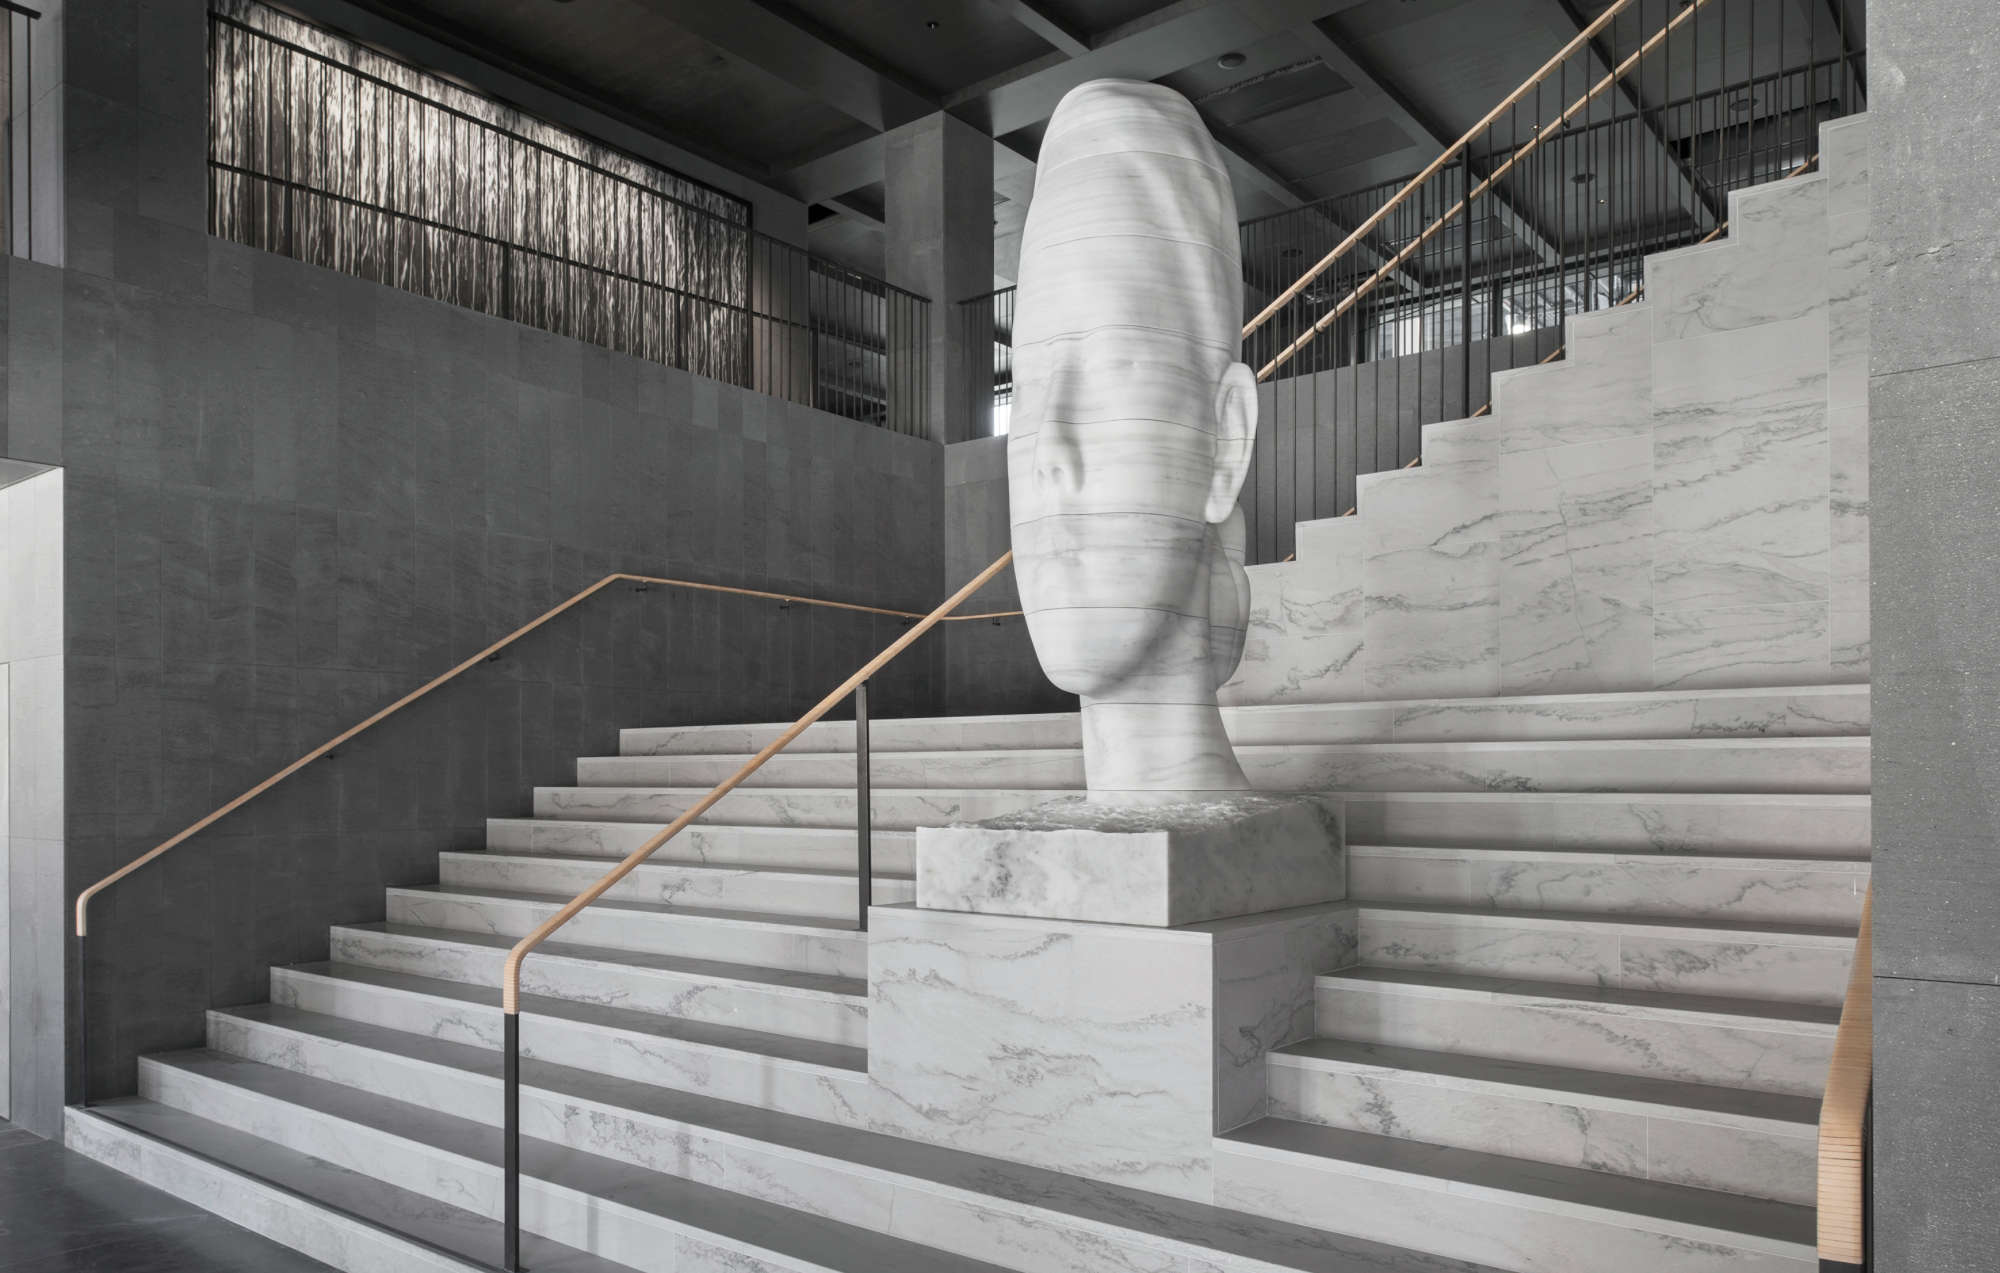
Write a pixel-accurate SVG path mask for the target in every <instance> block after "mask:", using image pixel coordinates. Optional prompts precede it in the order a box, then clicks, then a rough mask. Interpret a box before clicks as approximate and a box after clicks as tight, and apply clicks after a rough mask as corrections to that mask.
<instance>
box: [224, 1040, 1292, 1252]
mask: <svg viewBox="0 0 2000 1273" xmlns="http://www.w3.org/2000/svg"><path fill="white" fill-rule="evenodd" d="M218 1020H220V1021H221V1022H223V1023H224V1025H225V1026H226V1025H227V1023H228V1021H229V1019H228V1017H227V1015H226V1014H211V1028H210V1035H211V1038H210V1046H211V1047H213V1048H215V1049H217V1050H219V1051H225V1052H228V1053H230V1054H232V1055H237V1056H243V1057H246V1058H247V1059H251V1060H256V1061H259V1062H262V1063H264V1064H271V1065H276V1066H279V1067H282V1068H286V1069H291V1070H293V1071H294V1072H297V1073H304V1074H309V1075H312V1076H314V1077H317V1078H322V1079H325V1080H327V1081H329V1082H335V1083H340V1084H342V1085H344V1086H348V1087H355V1088H359V1089H361V1090H365V1091H371V1092H376V1093H379V1094H380V1095H382V1096H384V1097H387V1098H390V1099H393V1100H401V1101H407V1102H411V1103H415V1104H420V1105H424V1106H426V1107H428V1108H432V1109H436V1110H438V1111H440V1112H442V1113H446V1114H450V1115H452V1116H454V1117H458V1118H465V1119H468V1120H471V1121H474V1122H481V1123H486V1124H497V1123H498V1121H499V1119H500V1110H501V1090H500V1082H499V1078H498V1071H497V1058H496V1060H495V1064H494V1065H493V1066H491V1067H488V1068H489V1070H490V1071H491V1072H488V1073H472V1072H469V1071H466V1070H461V1069H455V1068H450V1067H446V1066H441V1065H436V1064H430V1063H426V1062H424V1061H421V1060H417V1059H413V1058H405V1057H401V1056H397V1055H394V1054H390V1053H385V1052H380V1051H374V1050H368V1049H360V1048H353V1047H345V1046H341V1045H339V1044H328V1043H326V1042H324V1041H322V1040H317V1039H314V1038H311V1037H310V1036H308V1037H305V1038H304V1039H301V1038H300V1037H299V1036H296V1035H287V1034H284V1033H282V1032H278V1031H271V1030H265V1031H262V1032H261V1033H260V1032H258V1031H256V1030H254V1029H251V1030H232V1029H228V1028H225V1029H223V1030H221V1031H218V1030H217V1027H216V1023H217V1022H218ZM521 1120H522V1121H521V1130H522V1134H523V1135H524V1136H527V1137H529V1138H531V1139H536V1140H543V1141H547V1142H550V1143H552V1144H559V1145H563V1146H565V1147H568V1148H572V1149H577V1150H581V1151H583V1152H585V1153H590V1154H596V1155H599V1156H601V1157H606V1158H612V1159H616V1160H619V1161H623V1162H627V1163H630V1164H632V1165H633V1166H636V1167H639V1168H643V1169H645V1170H648V1171H654V1172H658V1173H661V1174H663V1175H671V1176H680V1177H683V1178H685V1179H689V1180H693V1181H696V1182H698V1183H701V1184H706V1185H711V1186H715V1187H717V1188H722V1189H728V1190H730V1191H732V1192H736V1193H742V1194H745V1195H747V1196H750V1197H754V1198H759V1199H762V1200H765V1201H769V1202H775V1203H780V1204H782V1205H785V1206H789V1207H796V1208H798V1209H799V1210H802V1211H808V1212H812V1213H814V1214H818V1215H824V1216H829V1217H831V1218H833V1219H837V1220H840V1221H842V1222H843V1223H846V1224H853V1225H859V1226H862V1227H865V1228H870V1229H875V1230H876V1231H878V1232H882V1233H887V1234H892V1235H895V1236H899V1237H906V1238H910V1239H913V1240H918V1241H922V1242H924V1243H926V1244H927V1245H933V1246H937V1247H939V1248H940V1249H944V1250H950V1251H954V1252H956V1253H958V1254H962V1255H967V1256H971V1257H973V1258H976V1259H984V1260H990V1261H993V1262H995V1263H998V1264H1002V1265H1004V1266H1006V1267H1009V1268H1014V1269H1019V1270H1022V1271H1023V1273H1104V1271H1106V1270H1120V1271H1139V1270H1159V1271H1160V1273H1179V1271H1180V1270H1183V1269H1185V1268H1186V1267H1187V1265H1185V1264H1184V1263H1182V1260H1183V1258H1184V1257H1185V1255H1186V1254H1187V1253H1188V1252H1190V1251H1192V1250H1196V1249H1198V1248H1191V1247H1189V1246H1188V1245H1187V1244H1184V1243H1177V1242H1173V1241H1172V1240H1171V1239H1165V1238H1162V1237H1159V1236H1158V1235H1151V1234H1144V1233H1140V1232H1134V1231H1130V1230H1120V1229H1118V1228H1115V1227H1114V1226H1112V1225H1109V1224H1104V1223H1092V1222H1090V1221H1085V1220H1079V1219H1076V1218H1074V1217H1072V1216H1070V1215H1068V1214H1066V1213H1064V1212H1063V1211H1061V1210H1057V1209H1052V1208H1050V1207H1046V1206H1041V1205H1037V1204H1036V1203H1035V1202H1032V1201H1012V1200H1008V1199H1004V1198H1000V1197H996V1196H992V1195H985V1194H978V1193H972V1192H968V1191H966V1190H963V1189H955V1188H953V1187H952V1186H950V1185H947V1184H939V1183H935V1182H931V1181H928V1180H926V1179H924V1178H922V1177H919V1176H911V1175H908V1174H904V1173H899V1172H896V1171H893V1170H888V1169H884V1168H880V1167H874V1166H869V1165H867V1164H865V1163H858V1162H851V1161H848V1160H846V1159H844V1158H841V1157H837V1156H830V1155H827V1154H824V1153H819V1152H815V1151H813V1150H810V1149H794V1148H788V1147H787V1146H785V1145H783V1144H772V1143H766V1142H762V1141H759V1140H756V1139H755V1138H754V1137H751V1136H747V1135H744V1134H741V1133H735V1132H731V1131H729V1130H727V1129H719V1128H711V1127H708V1126H706V1125H704V1124H702V1123H699V1122H693V1121H689V1120H686V1119H681V1118H674V1117H669V1116H666V1115H659V1114H651V1113H646V1112H642V1111H638V1110H634V1109H631V1108H628V1107H625V1106H621V1105H618V1104H615V1103H612V1102H608V1101H604V1100H599V1099H592V1098H587V1097H581V1096H578V1095H576V1094H574V1093H570V1092H564V1091H558V1090H554V1089H552V1088H548V1087H544V1086H542V1085H540V1083H539V1082H538V1076H537V1074H536V1073H535V1071H534V1067H532V1066H530V1067H529V1071H528V1073H527V1074H526V1075H525V1076H524V1079H523V1084H522V1089H521ZM1228 1267H1230V1268H1232V1269H1242V1270H1267V1269H1268V1270H1272V1271H1273V1273H1275V1271H1276V1268H1277V1266H1274V1265H1269V1264H1265V1263H1263V1262H1261V1261H1254V1260H1244V1261H1236V1262H1232V1263H1231V1264H1230V1265H1229V1266H1228Z"/></svg>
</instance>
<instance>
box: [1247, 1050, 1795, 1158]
mask: <svg viewBox="0 0 2000 1273" xmlns="http://www.w3.org/2000/svg"><path fill="white" fill-rule="evenodd" d="M1269 1060H1270V1063H1271V1064H1272V1065H1278V1066H1286V1067H1292V1068H1297V1069H1304V1070H1321V1071H1332V1072H1347V1073H1357V1074H1373V1073H1381V1072H1383V1071H1393V1072H1394V1073H1395V1076H1396V1077H1397V1078H1399V1079H1403V1080H1405V1081H1409V1080H1419V1081H1424V1082H1430V1083H1435V1084H1438V1085H1440V1086H1447V1087H1456V1088H1461V1089H1465V1090H1468V1091H1481V1090H1486V1091H1493V1092H1498V1093H1504V1094H1511V1095H1521V1096H1526V1097H1529V1098H1532V1099H1535V1100H1542V1101H1550V1102H1560V1103H1563V1104H1569V1105H1588V1106H1592V1107H1596V1108H1604V1109H1616V1110H1623V1111H1627V1112H1632V1113H1638V1114H1651V1113H1655V1112H1665V1113H1668V1114H1670V1115H1680V1116H1691V1117H1693V1118H1694V1119H1695V1120H1696V1121H1703V1120H1717V1121H1723V1122H1730V1123H1744V1124H1750V1125H1758V1126H1777V1127H1780V1128H1783V1129H1787V1130H1803V1131H1805V1132H1806V1133H1807V1134H1810V1133H1811V1132H1812V1130H1813V1129H1814V1128H1816V1127H1818V1125H1819V1108H1820V1103H1819V1102H1818V1101H1816V1100H1813V1099H1812V1098H1810V1097H1806V1096H1785V1095H1780V1094H1777V1093H1772V1092H1753V1091H1747V1090H1744V1089H1741V1088H1733V1087H1717V1086H1713V1085H1710V1084H1706V1083H1687V1082H1681V1081H1678V1080H1674V1079H1663V1078H1652V1077H1647V1076H1642V1075H1632V1074H1612V1073H1607V1072H1605V1071H1601V1070H1581V1069H1572V1068H1569V1067H1567V1066H1559V1065H1542V1064H1537V1063H1534V1062H1529V1061H1510V1060H1505V1059H1501V1058H1497V1057H1483V1056H1475V1055H1470V1054H1467V1053H1463V1052H1432V1051H1427V1050H1424V1049H1422V1048H1404V1047H1394V1046H1389V1045H1385V1044H1377V1043H1350V1042H1347V1041H1345V1040H1342V1039H1327V1038H1315V1039H1307V1040H1305V1041H1304V1042H1302V1043H1294V1044H1292V1045H1291V1046H1289V1047H1284V1048H1279V1049H1277V1050H1276V1051H1274V1052H1272V1053H1270V1056H1269Z"/></svg>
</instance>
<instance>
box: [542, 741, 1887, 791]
mask: <svg viewBox="0 0 2000 1273" xmlns="http://www.w3.org/2000/svg"><path fill="white" fill-rule="evenodd" d="M841 759H842V758H841V757H838V756H833V757H826V756H778V757H774V758H773V759H772V760H771V761H769V762H768V763H767V764H765V766H764V767H763V768H762V769H760V770H759V771H758V772H757V773H755V774H753V775H752V776H751V777H750V778H749V779H748V780H747V782H746V784H745V785H748V786H774V787H787V788H795V789H796V788H810V787H815V786H824V787H829V788H848V787H851V786H852V785H853V782H854V773H853V766H852V764H851V763H849V764H846V765H842V764H832V765H828V764H825V763H823V762H825V761H828V760H834V761H839V760H841ZM846 759H848V760H850V761H851V757H850V758H846ZM1237 759H1238V760H1239V761H1241V763H1242V765H1243V771H1244V773H1246V774H1247V775H1248V776H1249V778H1250V781H1251V784H1252V785H1253V786H1255V787H1257V788H1259V789H1262V790H1266V791H1384V790H1386V791H1492V790H1498V791H1703V792H1731V791H1746V792H1762V791H1808V792H1809V791H1827V792H1860V791H1866V790H1867V789H1868V770H1869V764H1868V740H1867V739H1865V738H1823V739H1789V738H1788V739H1658V740H1644V741H1618V740H1592V741H1587V742H1577V741H1552V742H1497V743H1496V742H1486V743H1429V744H1427V743H1348V744H1320V745H1291V746H1254V747H1239V748H1237ZM737 764H738V762H737V760H736V758H735V757H732V756H716V757H665V758H660V757H650V756H603V757H585V758H584V759H581V760H579V761H578V762H577V780H578V782H579V784H580V785H582V786H585V787H593V786H602V787H617V788H633V787H646V786H658V787H702V786H712V785H713V784H715V783H719V782H722V781H723V780H725V779H727V778H728V777H729V776H730V775H731V774H732V773H734V772H735V770H736V767H737ZM871 773H872V775H873V781H874V782H875V783H876V784H877V785H879V786H881V787H883V788H886V789H897V788H901V789H925V788H962V787H967V786H970V785H973V784H976V783H982V782H990V783H993V784H994V785H996V786H1005V787H1014V788H1024V789H1038V790H1049V791H1063V790H1072V789H1075V788H1078V787H1081V786H1082V783H1083V753H1082V752H1080V751H1078V752H1059V751H1053V750H1051V751H1043V752H962V753H951V752H933V753H927V754H923V753H919V754H904V755H878V756H876V757H874V758H873V762H872V766H871Z"/></svg>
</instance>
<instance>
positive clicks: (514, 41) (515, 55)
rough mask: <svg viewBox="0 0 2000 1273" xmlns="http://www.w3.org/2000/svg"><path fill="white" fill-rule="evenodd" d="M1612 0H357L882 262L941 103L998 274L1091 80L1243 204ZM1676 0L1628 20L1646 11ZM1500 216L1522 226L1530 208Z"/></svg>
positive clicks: (1457, 102) (1304, 181)
mask: <svg viewBox="0 0 2000 1273" xmlns="http://www.w3.org/2000/svg"><path fill="white" fill-rule="evenodd" d="M1608 2H1609V0H363V3H365V4H366V5H367V6H368V7H370V8H374V9H376V10H378V11H380V12H381V13H383V14H384V15H385V16H392V17H395V18H396V19H398V20H399V21H402V22H405V23H408V24H410V25H413V26H417V27H419V28H420V29H423V30H425V31H426V32H427V33H429V34H431V35H433V36H439V37H442V38H446V39H449V40H450V41H451V42H453V43H455V44H457V45H459V46H460V47H462V48H465V49H467V51H470V52H480V51H484V52H486V53H488V54H489V55H491V56H493V57H495V58H496V59H499V60H502V61H504V62H505V63H506V64H508V65H510V66H514V67H521V68H526V69H529V70H531V71H533V72H534V73H536V74H537V75H538V76H539V77H540V78H542V79H544V80H545V81H546V82H549V83H551V84H556V85H565V86H569V87H571V88H573V89H574V90H575V91H577V92H578V93H579V94H583V95H587V96H588V97H590V98H591V99H593V100H595V101H599V102H604V103H608V104H610V105H612V106H614V107H616V108H617V109H618V110H619V111H620V112H621V113H622V114H624V115H625V116H626V117H628V118H633V119H636V120H642V121H645V122H646V123H647V124H648V125H649V126H650V127H653V128H655V129H657V131H658V132H659V133H660V134H661V135H662V136H663V137H665V138H666V139H667V140H669V141H672V142H674V143H676V144H678V145H681V146H682V147H684V148H686V149H689V150H692V151H695V152H696V153H700V154H702V155H705V156H707V157H709V158H712V159H715V160H717V161H718V162H720V163H722V164H724V165H726V166H728V167H730V168H733V169H734V170H736V171H738V172H740V173H742V174H743V175H745V176H747V177H751V178H753V179H755V180H757V181H760V182H763V183H766V184H768V185H770V186H773V187H775V188H777V189H779V190H782V191H785V192H786V193H789V194H791V195H794V196H796V197H797V198H799V199H801V200H803V201H805V202H806V203H807V204H809V205H810V206H811V215H810V229H809V234H810V235H811V238H812V244H813V247H814V248H815V250H818V251H820V252H822V253H824V254H826V255H829V256H832V257H834V258H835V259H838V260H842V261H845V262H847V263H849V264H852V265H854V266H856V267H858V268H861V269H866V270H870V271H875V272H879V271H880V269H881V257H882V226H881V208H882V190H881V182H882V155H883V150H884V144H883V137H884V135H885V134H886V133H887V132H889V131H891V130H893V129H895V128H896V127H898V126H900V125H902V124H905V123H908V122H910V121H911V120H914V119H918V118H920V117H922V116H924V115H926V114H929V113H931V112H933V111H937V110H947V111H950V112H951V113H952V114H954V115H956V116H958V117H960V118H961V119H964V120H966V121H967V122H968V123H971V124H973V125H974V126H976V127H978V128H980V129H982V130H984V131H986V132H988V133H989V134H991V135H992V136H993V138H994V207H993V215H994V233H995V236H996V252H995V258H996V269H997V271H998V273H999V274H1000V276H1001V278H1002V279H1003V280H1006V279H1011V277H1012V273H1013V268H1014V264H1013V263H1014V261H1015V259H1016V257H1017V255H1018V245H1019V234H1020V227H1021V223H1022V219H1023V218H1024V216H1025V214H1026V210H1027V206H1028V199H1029V196H1030V194H1031V193H1032V189H1033V180H1034V168H1033V161H1034V157H1035V155H1036V153H1037V151H1038V150H1039V147H1040V140H1041V133H1042V129H1043V127H1044V126H1045V125H1046V123H1047V120H1048V118H1049V115H1050V113H1051V112H1052V111H1053V110H1054V109H1055V106H1056V103H1057V102H1058V101H1060V100H1061V99H1062V96H1063V94H1064V93H1066V92H1068V91H1069V90H1070V89H1071V88H1074V87H1075V86H1076V85H1078V84H1081V83H1083V82H1085V81H1087V80H1091V79H1097V78H1101V77H1106V76H1116V77H1123V78H1131V79H1143V80H1152V81H1157V82H1159V83H1163V84H1166V85H1168V86H1170V87H1172V88H1174V89H1177V90H1179V91H1180V92H1182V93H1185V94H1186V95H1187V96H1188V97H1189V98H1191V99H1192V100H1193V101H1194V102H1195V103H1196V104H1197V106H1198V107H1199V108H1200V109H1201V111H1202V113H1203V115H1204V117H1205V118H1206V119H1207V120H1208V122H1209V125H1210V127H1211V129H1212V131H1213V132H1214V133H1215V136H1216V138H1217V140H1218V141H1219V142H1221V143H1222V145H1223V146H1224V148H1225V151H1226V152H1227V154H1228V157H1229V161H1230V166H1231V169H1232V173H1233V175H1234V177H1235V181H1236V188H1237V200H1238V205H1239V211H1240V212H1241V214H1242V215H1243V216H1244V217H1245V218H1250V217H1255V216H1260V215H1264V214H1267V213H1271V212H1276V211H1280V210H1283V209H1285V208H1290V207H1297V206H1299V205H1300V204H1302V203H1305V202H1308V201H1310V200H1313V199H1317V198H1321V197H1324V196H1328V195H1337V194H1344V193H1348V192H1351V191H1354V190H1358V189H1362V188H1364V187H1367V186H1370V185H1374V184H1376V183H1379V182H1382V181H1387V180H1391V179H1394V178H1398V177H1402V176H1404V175H1406V174H1408V173H1410V172H1413V171H1415V170H1416V169H1418V168H1420V167H1421V166H1423V165H1424V164H1425V163H1427V162H1428V161H1429V160H1430V159H1432V158H1434V157H1435V156H1436V155H1437V153H1438V152H1439V150H1440V149H1441V148H1442V147H1443V145H1444V144H1445V143H1446V142H1448V141H1449V140H1451V139H1452V138H1455V137H1456V136H1458V134H1459V133H1460V132H1462V131H1463V130H1464V129H1465V128H1467V127H1468V126H1470V125H1471V124H1472V123H1473V122H1475V121H1476V120H1477V119H1478V118H1479V117H1480V116H1481V115H1482V114H1483V113H1484V112H1485V111H1486V109H1487V108H1488V107H1490V106H1491V105H1492V104H1493V103H1494V102H1495V101H1497V100H1498V99H1499V98H1500V97H1502V96H1503V95H1505V94H1506V93H1507V92H1508V91H1509V90H1510V89H1512V88H1513V87H1514V86H1515V85H1516V84H1518V83H1520V82H1521V81H1522V80H1523V79H1524V78H1526V77H1527V76H1528V75H1529V74H1530V73H1531V72H1533V71H1534V69H1535V68H1536V67H1537V66H1539V65H1540V64H1541V63H1542V61H1543V60H1544V59H1546V58H1547V57H1548V56H1549V54H1550V53H1552V52H1553V51H1554V50H1555V49H1556V48H1558V47H1559V46H1560V45H1561V44H1562V43H1563V42H1564V41H1566V40H1568V39H1570V38H1571V37H1572V36H1574V35H1575V34H1576V32H1577V30H1578V24H1579V23H1583V22H1588V21H1589V20H1590V18H1591V17H1593V16H1594V15H1596V14H1597V13H1600V12H1602V11H1603V9H1604V7H1605V6H1606V4H1607V3H1608ZM1670 2H1671V0H1642V3H1641V4H1640V5H1637V6H1635V7H1634V8H1635V12H1634V14H1633V19H1634V20H1635V21H1643V20H1645V19H1643V18H1641V17H1640V15H1639V14H1638V13H1637V12H1636V10H1638V9H1648V8H1649V9H1650V11H1651V13H1652V18H1653V21H1654V24H1655V25H1657V22H1658V21H1663V20H1664V17H1665V15H1666V9H1665V6H1666V5H1667V4H1668V3H1670ZM1754 2H1755V3H1758V4H1766V3H1768V4H1771V5H1784V6H1809V5H1812V4H1825V3H1837V2H1838V0H1754ZM1630 42H1631V41H1630V40H1628V41H1627V45H1628V47H1629V44H1630ZM1224 61H1226V62H1227V63H1228V65H1224V64H1223V63H1224ZM1650 144H1654V145H1657V146H1660V147H1662V148H1665V147H1667V146H1669V145H1670V144H1671V143H1669V142H1666V141H1664V140H1661V139H1655V140H1654V142H1653V143H1650ZM1497 215H1498V216H1499V218H1500V220H1501V221H1502V223H1503V224H1504V227H1505V228H1506V229H1507V230H1508V231H1509V232H1512V233H1520V234H1523V235H1527V236H1529V241H1530V242H1532V241H1533V237H1532V235H1533V231H1532V226H1531V224H1530V222H1531V220H1532V218H1530V217H1528V216H1527V214H1526V210H1516V209H1513V208H1511V207H1509V208H1505V209H1502V210H1501V211H1500V212H1499V213H1498V214H1497Z"/></svg>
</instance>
